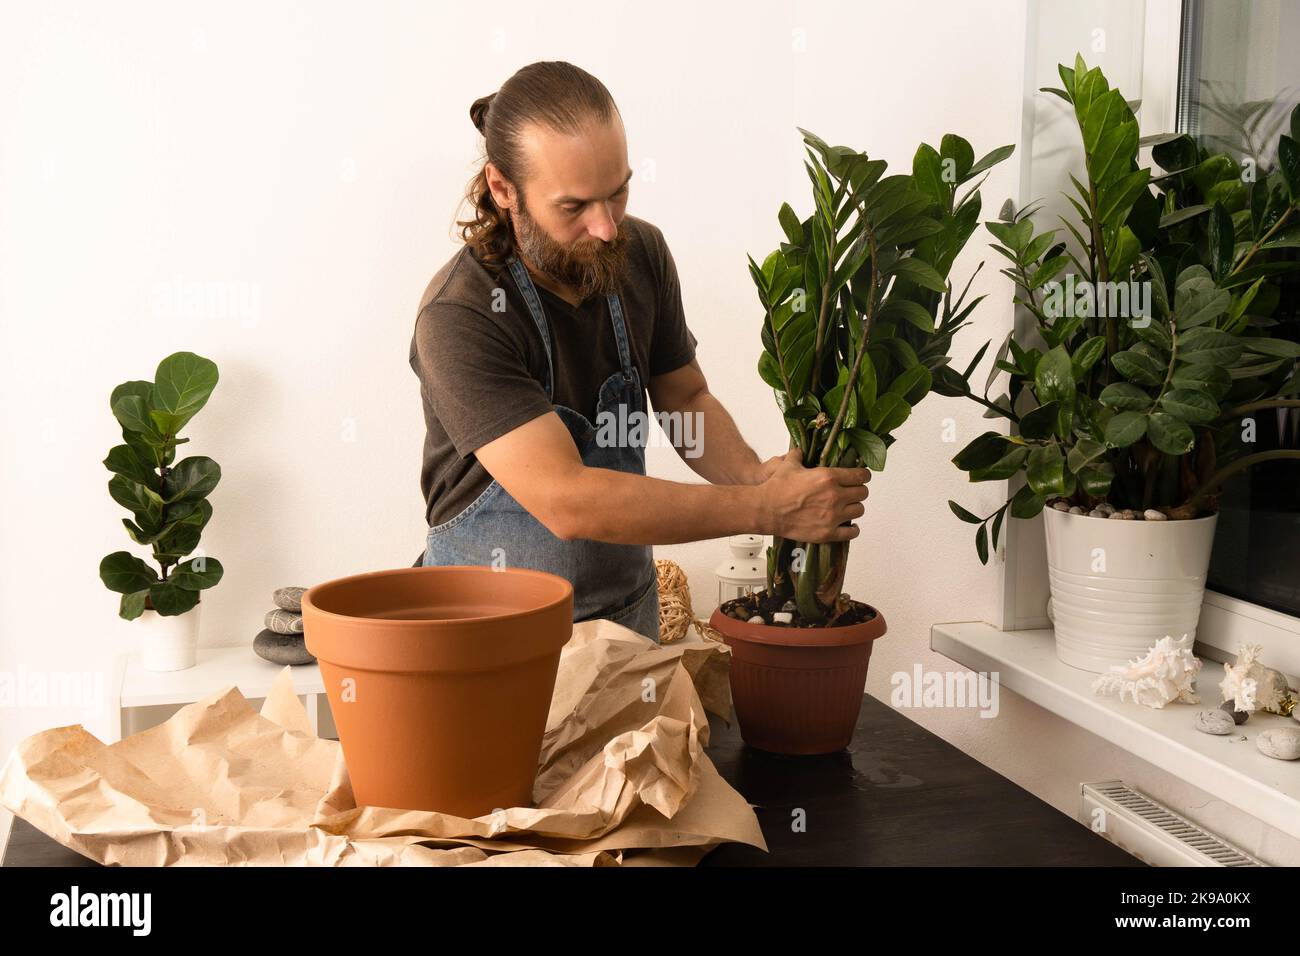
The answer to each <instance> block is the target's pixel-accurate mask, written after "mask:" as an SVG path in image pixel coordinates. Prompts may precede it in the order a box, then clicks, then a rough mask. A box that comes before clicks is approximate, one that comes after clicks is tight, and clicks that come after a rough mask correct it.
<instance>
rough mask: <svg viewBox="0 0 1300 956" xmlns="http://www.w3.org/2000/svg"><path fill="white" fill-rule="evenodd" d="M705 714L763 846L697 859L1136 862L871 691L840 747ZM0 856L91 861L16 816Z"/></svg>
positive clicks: (743, 862)
mask: <svg viewBox="0 0 1300 956" xmlns="http://www.w3.org/2000/svg"><path fill="white" fill-rule="evenodd" d="M709 724H710V727H711V728H712V730H711V734H710V742H709V747H708V754H709V757H710V758H711V759H712V760H713V762H714V765H715V766H717V768H718V772H719V773H720V774H722V776H723V777H724V778H725V779H726V780H727V781H728V782H729V783H730V784H731V785H732V786H733V787H735V788H736V789H737V790H739V791H740V792H741V793H742V794H744V795H745V798H746V799H747V800H748V801H749V802H750V803H752V804H756V805H757V806H756V807H755V813H756V814H757V815H758V820H759V824H760V825H761V826H762V828H763V835H764V837H765V838H766V839H767V845H768V849H769V851H770V852H769V853H764V852H763V851H761V850H758V849H756V848H754V847H749V846H741V845H739V844H727V845H724V846H721V847H719V848H717V849H716V850H714V851H713V852H712V853H710V854H709V855H708V856H706V857H705V858H704V860H703V861H702V862H701V864H700V865H701V866H808V865H814V866H1142V865H1143V864H1142V863H1141V861H1139V860H1137V859H1136V858H1134V857H1132V856H1130V855H1129V854H1128V853H1125V852H1124V851H1123V850H1121V849H1119V848H1118V847H1116V846H1114V845H1113V844H1111V843H1110V842H1108V841H1107V840H1105V839H1104V838H1102V837H1100V836H1098V835H1097V834H1095V833H1093V832H1092V831H1091V830H1089V829H1088V828H1087V827H1085V826H1083V825H1082V824H1080V823H1078V822H1076V821H1075V820H1073V819H1072V818H1070V817H1068V816H1066V815H1065V814H1063V813H1061V812H1060V811H1058V810H1057V809H1055V808H1054V807H1052V806H1049V805H1048V804H1046V803H1044V802H1043V801H1042V800H1040V799H1038V798H1037V797H1035V796H1034V795H1033V794H1031V793H1029V791H1027V790H1024V789H1022V788H1020V787H1018V786H1017V785H1016V784H1014V783H1012V782H1011V781H1010V780H1008V779H1007V778H1006V777H1004V776H1002V775H1001V774H999V773H997V772H995V771H993V770H990V769H989V768H988V767H986V766H984V765H983V764H981V763H980V762H979V761H977V760H975V759H973V758H971V757H968V756H967V755H966V754H964V753H962V752H961V751H960V750H958V749H957V748H956V747H954V746H952V745H951V744H948V743H945V742H944V741H943V740H942V739H940V738H939V737H936V736H935V735H934V734H932V733H930V732H929V731H928V730H926V729H924V728H923V727H921V726H920V725H919V724H916V723H913V722H912V721H911V720H908V719H907V717H905V716H903V715H902V714H901V713H899V712H898V711H896V710H894V709H893V708H891V707H888V706H886V705H885V704H883V703H881V702H880V701H878V700H876V699H875V698H874V697H871V696H869V695H868V696H866V697H865V698H864V699H863V703H862V713H861V714H860V715H859V717H858V729H857V732H856V733H855V734H854V737H853V743H852V744H851V745H850V747H849V749H847V750H845V751H842V752H840V753H838V754H830V755H828V756H824V757H782V756H778V755H775V754H767V753H762V752H760V751H756V750H751V749H750V748H748V747H746V746H745V745H744V743H743V742H742V741H741V739H740V732H739V729H738V728H737V727H736V725H735V724H734V722H733V724H732V726H731V727H730V728H728V727H727V725H726V723H724V722H723V721H722V720H721V719H719V718H718V717H716V716H714V715H712V714H710V715H709ZM796 810H802V811H803V814H802V821H803V825H804V832H798V831H797V830H796V829H795V827H794V825H793V824H794V822H795V816H794V814H795V811H796ZM4 865H5V866H97V865H98V864H96V863H94V862H93V861H91V860H89V859H87V858H86V857H84V856H82V855H81V854H80V853H77V852H76V851H75V850H69V849H68V848H67V847H64V846H62V845H60V844H59V843H56V842H55V841H54V840H52V839H50V838H49V837H47V836H46V835H45V834H43V833H41V832H40V831H39V830H37V829H36V828H35V827H33V826H32V825H31V824H29V823H28V822H27V821H25V820H22V819H17V818H15V819H14V825H13V832H12V833H11V834H10V837H9V846H8V849H7V850H6V852H5V857H4Z"/></svg>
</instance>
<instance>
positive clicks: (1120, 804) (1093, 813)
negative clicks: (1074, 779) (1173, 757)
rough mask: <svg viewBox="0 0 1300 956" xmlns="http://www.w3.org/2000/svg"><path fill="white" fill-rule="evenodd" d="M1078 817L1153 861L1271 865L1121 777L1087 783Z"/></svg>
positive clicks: (1159, 863)
mask: <svg viewBox="0 0 1300 956" xmlns="http://www.w3.org/2000/svg"><path fill="white" fill-rule="evenodd" d="M1082 791H1083V792H1082V799H1081V803H1080V808H1079V821H1080V822H1081V823H1082V824H1083V825H1084V826H1086V827H1088V828H1089V829H1091V830H1093V831H1094V832H1097V833H1100V834H1101V835H1102V836H1104V837H1105V838H1106V839H1107V840H1110V842H1111V843H1114V844H1115V845H1116V846H1118V847H1120V848H1121V849H1123V850H1126V851H1128V852H1129V853H1131V854H1133V856H1135V857H1137V858H1138V859H1139V860H1141V861H1142V862H1144V863H1147V864H1149V865H1150V866H1267V865H1268V864H1267V863H1265V862H1263V861H1262V860H1258V859H1256V858H1255V857H1253V856H1251V855H1250V854H1249V853H1246V852H1245V851H1243V850H1240V849H1238V848H1237V847H1235V846H1233V845H1232V844H1230V843H1227V842H1225V841H1224V840H1222V839H1220V838H1219V837H1217V836H1215V835H1214V834H1213V833H1210V832H1209V831H1208V830H1205V829H1204V828H1202V827H1198V826H1197V825H1196V824H1195V823H1192V822H1191V821H1190V820H1188V819H1186V818H1184V817H1181V816H1179V815H1178V814H1177V813H1174V811H1172V810H1170V809H1169V808H1168V807H1166V806H1164V805H1163V804H1160V803H1157V802H1156V801H1155V800H1152V799H1151V798H1150V797H1148V796H1147V795H1146V794H1144V793H1141V792H1139V791H1137V790H1134V789H1133V788H1132V787H1130V786H1129V785H1128V784H1126V783H1124V781H1122V780H1107V781H1105V782H1103V783H1085V784H1084V785H1083V788H1082Z"/></svg>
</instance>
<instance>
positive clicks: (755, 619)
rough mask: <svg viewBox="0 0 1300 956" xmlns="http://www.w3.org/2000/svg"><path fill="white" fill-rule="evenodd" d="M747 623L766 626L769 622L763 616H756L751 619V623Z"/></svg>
mask: <svg viewBox="0 0 1300 956" xmlns="http://www.w3.org/2000/svg"><path fill="white" fill-rule="evenodd" d="M747 623H749V624H766V623H767V621H766V620H764V618H763V615H761V614H755V615H754V616H753V617H751V618H750V619H749V621H748V622H747Z"/></svg>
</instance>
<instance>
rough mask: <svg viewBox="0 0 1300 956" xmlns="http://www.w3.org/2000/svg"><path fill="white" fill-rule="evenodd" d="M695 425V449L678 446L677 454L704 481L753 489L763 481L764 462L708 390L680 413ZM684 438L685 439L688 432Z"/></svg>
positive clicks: (693, 399)
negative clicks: (746, 486)
mask: <svg viewBox="0 0 1300 956" xmlns="http://www.w3.org/2000/svg"><path fill="white" fill-rule="evenodd" d="M675 411H677V412H679V413H680V415H681V416H682V420H683V422H684V421H686V419H687V417H688V416H689V418H690V420H691V421H692V422H693V423H694V434H693V436H692V437H693V441H694V444H693V447H692V446H691V445H688V444H686V443H685V442H677V443H676V444H675V447H676V448H677V454H679V455H680V456H681V458H682V461H684V462H686V464H687V465H689V466H690V468H691V470H692V471H694V472H695V473H696V474H697V475H699V476H700V477H701V478H703V479H705V480H706V481H710V482H712V483H713V484H715V485H752V484H757V483H758V482H759V481H761V480H762V475H761V473H760V471H759V469H760V468H761V466H762V462H761V461H760V460H759V457H758V455H756V454H755V453H754V449H752V448H750V447H749V445H748V444H747V443H746V442H745V439H744V438H742V437H741V434H740V429H739V428H737V427H736V422H735V420H734V419H732V417H731V414H730V413H729V412H728V411H727V410H726V408H724V407H723V405H722V403H721V402H720V401H718V400H717V398H715V397H714V395H713V393H712V392H710V391H708V390H707V389H705V390H704V391H702V392H700V393H699V394H698V395H696V396H695V397H694V398H692V399H691V400H690V401H689V402H687V403H686V404H685V405H683V407H682V408H681V409H677V410H675ZM682 434H683V435H686V431H685V428H684V427H683V429H682Z"/></svg>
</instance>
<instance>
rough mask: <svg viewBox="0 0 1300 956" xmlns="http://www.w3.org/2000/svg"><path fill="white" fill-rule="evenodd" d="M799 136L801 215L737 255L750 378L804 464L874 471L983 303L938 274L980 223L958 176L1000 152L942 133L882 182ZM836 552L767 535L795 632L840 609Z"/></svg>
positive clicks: (874, 167) (873, 167)
mask: <svg viewBox="0 0 1300 956" xmlns="http://www.w3.org/2000/svg"><path fill="white" fill-rule="evenodd" d="M799 132H800V133H801V134H802V135H803V141H804V146H805V152H806V154H807V157H808V159H807V162H806V163H805V169H806V170H807V173H808V179H809V182H810V183H811V186H812V194H813V209H812V212H811V213H810V214H809V215H808V216H807V217H806V218H800V216H799V215H798V214H797V213H795V211H794V210H793V209H792V208H791V207H790V205H789V204H783V205H782V206H781V209H780V211H779V213H778V220H779V222H780V225H781V229H782V231H783V232H784V233H785V238H786V241H785V242H782V243H781V244H780V246H779V248H777V249H775V250H774V251H772V252H771V253H770V254H769V255H768V256H767V257H766V258H764V259H763V261H762V263H761V264H760V263H759V262H756V261H755V260H754V259H753V258H752V257H750V259H749V271H750V275H751V276H752V277H753V280H754V285H755V286H756V288H757V291H758V298H759V301H760V303H761V304H762V307H763V327H762V342H763V353H762V355H761V357H760V359H759V363H758V373H759V375H760V376H761V377H762V379H763V381H764V382H766V383H767V384H768V385H770V386H771V387H772V389H773V390H774V391H775V393H776V400H777V405H778V407H779V408H780V410H781V413H782V415H783V417H784V420H785V425H786V428H787V430H788V431H789V433H790V440H791V447H792V448H793V447H797V448H799V450H800V451H801V453H802V456H803V461H804V463H805V465H807V466H810V467H811V466H815V465H823V466H843V467H851V466H856V465H859V464H862V465H865V466H866V467H868V468H870V469H872V470H873V471H879V470H881V469H883V468H884V467H885V461H886V457H887V453H888V449H889V446H890V445H892V444H893V442H894V440H895V436H894V434H893V433H894V431H895V430H896V429H897V428H898V427H899V426H900V425H902V424H903V423H904V422H905V421H906V420H907V418H908V416H909V415H910V414H911V412H912V409H913V408H915V407H916V405H917V403H919V402H920V401H921V400H923V399H924V398H925V396H926V395H928V394H929V393H930V391H931V387H932V385H933V383H934V380H935V375H936V374H937V373H938V372H940V371H941V370H943V369H944V368H946V367H947V364H948V362H949V361H950V357H949V355H948V349H949V346H950V344H951V341H952V337H953V335H954V334H955V333H956V332H957V330H958V329H959V328H961V327H962V326H963V325H964V324H965V323H966V320H967V317H968V316H969V315H970V314H971V312H972V310H973V309H974V308H975V307H976V306H977V305H978V304H979V302H980V301H981V299H982V298H983V296H977V297H975V298H974V299H972V300H971V301H969V302H967V301H966V298H967V293H968V292H969V290H970V282H969V281H968V282H967V283H966V285H965V287H964V288H963V290H962V291H961V293H960V294H958V295H956V296H954V295H953V287H952V284H951V283H950V281H949V279H948V273H949V271H950V269H951V268H952V265H953V261H954V260H955V259H956V257H957V254H958V253H959V252H960V251H961V250H962V248H963V247H964V246H965V244H966V241H967V239H969V238H970V236H971V234H972V233H973V232H974V230H975V228H976V226H977V225H978V222H979V214H980V193H979V187H980V185H981V184H982V182H983V179H980V180H979V182H975V183H973V184H972V183H971V181H972V180H975V179H976V178H977V177H981V176H982V175H983V174H986V173H987V171H988V170H989V169H990V168H992V167H993V166H995V165H996V164H997V163H999V162H1001V161H1002V160H1004V159H1006V157H1007V156H1009V155H1011V152H1012V149H1013V147H1011V146H1004V147H1001V148H999V149H996V150H994V151H993V152H991V153H989V154H988V155H986V156H984V157H983V158H981V159H979V160H976V159H975V155H974V152H973V151H972V149H971V146H970V144H969V143H968V142H967V141H966V140H964V139H962V138H961V137H960V136H954V135H951V134H950V135H947V136H944V137H943V139H942V141H941V142H940V145H939V148H938V149H936V148H934V147H933V146H929V145H926V144H922V145H921V146H920V148H919V149H918V150H917V152H916V155H915V157H914V158H913V162H912V171H911V172H910V173H901V174H896V175H891V176H886V175H885V171H886V163H885V162H884V161H883V160H879V159H870V158H869V157H868V156H867V154H866V153H862V152H858V151H857V150H854V149H851V148H849V147H846V146H829V145H827V143H826V142H825V141H824V140H822V139H821V138H820V137H818V136H816V135H814V134H813V133H810V132H808V131H807V130H803V129H800V130H799ZM968 184H969V185H968ZM963 187H964V188H963ZM976 272H978V269H976ZM973 277H974V276H973V275H972V278H973ZM954 374H955V373H954ZM968 374H969V370H968ZM848 550H849V549H848V542H830V543H810V542H799V541H792V540H789V539H784V538H779V537H778V538H776V539H775V540H774V541H773V544H772V546H771V547H769V548H768V552H767V593H768V595H769V596H774V597H778V598H782V599H793V600H794V601H795V603H796V606H797V608H798V611H799V615H800V618H801V620H802V622H803V623H806V624H819V625H826V626H830V625H833V624H834V623H835V620H836V619H837V618H838V617H840V616H841V615H843V614H844V613H845V612H846V611H847V610H848V608H849V606H850V602H849V601H848V599H847V596H845V595H844V594H843V593H842V587H843V582H844V572H845V567H846V563H847V559H848Z"/></svg>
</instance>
